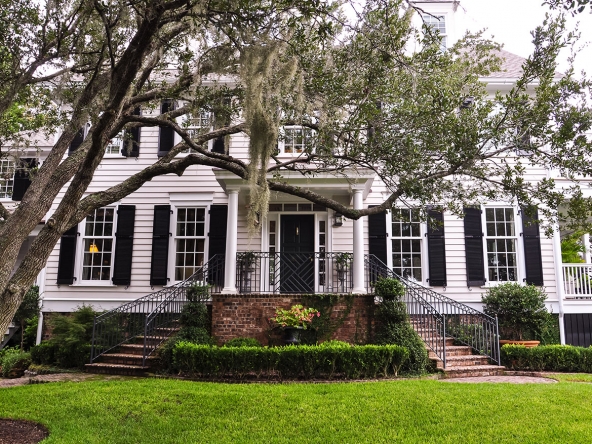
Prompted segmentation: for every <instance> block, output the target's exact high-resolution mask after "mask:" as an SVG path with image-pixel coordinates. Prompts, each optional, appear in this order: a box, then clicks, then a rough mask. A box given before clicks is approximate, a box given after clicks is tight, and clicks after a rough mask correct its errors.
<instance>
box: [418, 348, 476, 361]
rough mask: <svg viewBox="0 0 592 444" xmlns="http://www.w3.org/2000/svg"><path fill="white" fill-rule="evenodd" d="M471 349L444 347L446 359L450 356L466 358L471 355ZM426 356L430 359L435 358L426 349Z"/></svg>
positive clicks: (431, 352) (433, 354)
mask: <svg viewBox="0 0 592 444" xmlns="http://www.w3.org/2000/svg"><path fill="white" fill-rule="evenodd" d="M472 354H473V349H471V347H468V346H466V345H451V346H447V347H446V357H447V358H448V357H450V356H467V355H472ZM428 355H429V357H430V359H431V358H436V354H435V353H434V352H433V351H431V350H429V349H428Z"/></svg>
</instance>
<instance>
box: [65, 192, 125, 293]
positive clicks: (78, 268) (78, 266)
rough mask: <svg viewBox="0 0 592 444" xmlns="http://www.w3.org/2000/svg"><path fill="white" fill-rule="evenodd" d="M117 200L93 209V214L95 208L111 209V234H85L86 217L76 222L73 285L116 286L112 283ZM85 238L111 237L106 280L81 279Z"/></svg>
mask: <svg viewBox="0 0 592 444" xmlns="http://www.w3.org/2000/svg"><path fill="white" fill-rule="evenodd" d="M119 204H120V203H119V202H118V203H117V204H114V205H107V206H105V207H101V208H97V209H96V210H94V212H95V214H96V211H97V210H101V209H113V221H112V225H113V227H112V232H111V236H99V237H97V236H86V234H85V232H86V217H85V218H84V220H82V221H81V222H80V223H79V224H78V240H77V242H76V255H77V256H76V263H75V266H74V284H72V285H74V286H86V287H116V285H115V284H113V267H114V266H115V247H116V242H117V237H116V236H115V233H116V231H117V217H118V215H117V210H118V208H119ZM87 238H100V239H107V238H111V239H112V243H111V263H110V265H109V269H110V272H109V279H106V280H92V279H90V280H83V279H82V277H83V273H84V254H85V248H84V244H85V242H84V241H85V239H87Z"/></svg>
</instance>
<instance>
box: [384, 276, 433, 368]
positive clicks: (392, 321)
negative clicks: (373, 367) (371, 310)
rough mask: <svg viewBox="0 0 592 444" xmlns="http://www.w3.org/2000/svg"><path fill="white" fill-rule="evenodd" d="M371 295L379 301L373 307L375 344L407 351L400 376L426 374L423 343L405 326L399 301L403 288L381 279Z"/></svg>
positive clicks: (406, 316) (407, 316)
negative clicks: (400, 347) (375, 324)
mask: <svg viewBox="0 0 592 444" xmlns="http://www.w3.org/2000/svg"><path fill="white" fill-rule="evenodd" d="M374 288H375V293H376V295H377V296H380V297H381V298H382V302H381V303H380V304H379V305H378V306H377V307H376V311H375V314H376V320H377V328H376V334H375V342H376V343H377V344H396V345H400V346H402V347H405V348H406V349H408V350H409V359H408V360H407V361H405V363H404V364H403V367H402V368H401V373H405V374H421V373H425V372H426V371H427V366H428V353H427V350H426V348H425V345H424V342H423V340H422V339H421V338H420V337H419V335H418V334H417V332H416V331H415V330H414V329H413V327H412V326H411V324H410V323H409V315H408V314H407V308H406V307H405V303H404V302H403V301H402V297H403V295H404V294H405V287H404V286H403V284H401V282H399V281H398V280H396V279H391V278H387V279H384V278H381V279H379V280H378V281H377V282H376V285H375V287H374Z"/></svg>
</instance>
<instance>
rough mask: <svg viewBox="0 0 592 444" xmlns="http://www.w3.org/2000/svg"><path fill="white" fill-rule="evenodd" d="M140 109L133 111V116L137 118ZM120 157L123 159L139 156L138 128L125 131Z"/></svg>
mask: <svg viewBox="0 0 592 444" xmlns="http://www.w3.org/2000/svg"><path fill="white" fill-rule="evenodd" d="M140 113H141V111H140V108H136V109H134V113H133V114H134V116H139V115H140ZM121 155H122V156H125V157H138V156H139V155H140V127H139V126H135V127H133V128H130V129H128V130H125V133H124V137H123V148H122V149H121Z"/></svg>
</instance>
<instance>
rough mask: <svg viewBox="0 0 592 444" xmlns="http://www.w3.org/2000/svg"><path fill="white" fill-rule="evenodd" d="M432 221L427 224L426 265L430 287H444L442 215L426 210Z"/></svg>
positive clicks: (444, 252)
mask: <svg viewBox="0 0 592 444" xmlns="http://www.w3.org/2000/svg"><path fill="white" fill-rule="evenodd" d="M428 215H429V216H430V218H431V219H432V220H433V222H432V223H429V224H428V265H429V276H430V278H429V283H430V285H436V286H446V249H445V240H444V214H443V213H442V211H436V210H428Z"/></svg>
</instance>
